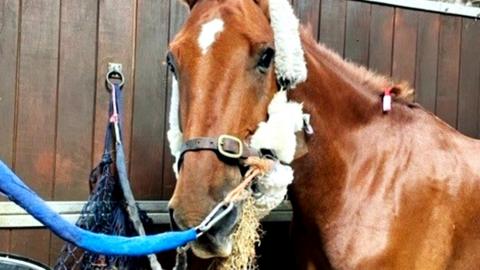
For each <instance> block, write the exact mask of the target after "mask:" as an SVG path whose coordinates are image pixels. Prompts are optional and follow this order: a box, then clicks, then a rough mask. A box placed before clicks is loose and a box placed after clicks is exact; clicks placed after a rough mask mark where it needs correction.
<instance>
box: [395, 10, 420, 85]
mask: <svg viewBox="0 0 480 270" xmlns="http://www.w3.org/2000/svg"><path fill="white" fill-rule="evenodd" d="M417 23H418V13H417V12H416V11H413V10H405V9H398V8H397V9H396V10H395V29H394V33H395V34H394V40H393V65H392V76H393V77H394V78H395V79H397V80H401V81H407V82H408V83H410V85H414V82H415V57H416V51H417Z"/></svg>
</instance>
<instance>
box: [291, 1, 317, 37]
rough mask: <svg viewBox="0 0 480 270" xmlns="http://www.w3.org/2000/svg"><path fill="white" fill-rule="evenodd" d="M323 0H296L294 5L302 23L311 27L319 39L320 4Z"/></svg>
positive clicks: (313, 33)
mask: <svg viewBox="0 0 480 270" xmlns="http://www.w3.org/2000/svg"><path fill="white" fill-rule="evenodd" d="M321 2H322V1H321V0H309V1H305V0H296V1H294V3H293V5H294V8H295V13H296V15H297V16H298V17H299V18H300V23H302V24H303V25H304V26H306V27H307V28H309V29H310V31H311V32H312V35H313V36H314V37H315V38H316V39H317V40H318V35H319V32H320V5H321Z"/></svg>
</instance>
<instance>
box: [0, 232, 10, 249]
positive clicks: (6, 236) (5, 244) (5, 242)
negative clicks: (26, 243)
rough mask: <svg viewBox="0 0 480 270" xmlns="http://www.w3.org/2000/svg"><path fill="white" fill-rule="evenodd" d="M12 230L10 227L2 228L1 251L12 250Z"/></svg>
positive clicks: (0, 236)
mask: <svg viewBox="0 0 480 270" xmlns="http://www.w3.org/2000/svg"><path fill="white" fill-rule="evenodd" d="M10 231H11V230H9V229H2V230H0V252H4V253H6V252H10Z"/></svg>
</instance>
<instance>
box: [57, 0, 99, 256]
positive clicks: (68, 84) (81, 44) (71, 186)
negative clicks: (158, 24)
mask: <svg viewBox="0 0 480 270" xmlns="http://www.w3.org/2000/svg"><path fill="white" fill-rule="evenodd" d="M97 7H98V3H97V1H96V0H85V1H80V2H78V1H76V0H63V1H61V18H60V43H59V45H60V48H59V50H60V54H59V56H60V58H59V84H58V85H59V86H58V101H57V102H58V112H57V119H58V121H57V135H56V138H57V142H56V145H57V151H56V162H55V189H54V197H53V199H54V200H67V201H68V200H70V201H72V200H86V199H87V198H88V194H89V189H88V173H89V171H90V169H91V162H92V161H91V156H92V140H93V138H92V135H93V110H94V104H95V103H94V101H95V83H96V80H95V77H96V74H95V67H96V45H97ZM64 243H65V242H64V241H63V240H61V239H60V238H58V237H56V236H55V235H53V234H52V236H51V243H50V264H51V265H53V264H55V262H56V259H57V256H58V254H59V252H60V250H61V248H62V247H63V245H64Z"/></svg>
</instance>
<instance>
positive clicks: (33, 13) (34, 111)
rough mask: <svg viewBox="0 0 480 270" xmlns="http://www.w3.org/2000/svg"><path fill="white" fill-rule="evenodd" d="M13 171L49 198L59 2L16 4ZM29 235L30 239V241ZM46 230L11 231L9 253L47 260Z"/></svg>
mask: <svg viewBox="0 0 480 270" xmlns="http://www.w3.org/2000/svg"><path fill="white" fill-rule="evenodd" d="M21 12H22V20H21V33H22V34H21V39H20V42H21V44H20V48H21V49H20V56H19V57H20V62H19V65H20V66H19V82H18V83H19V90H18V130H17V140H16V155H15V169H16V172H17V173H18V174H19V175H20V176H21V177H22V178H23V180H24V181H25V182H26V183H27V185H29V186H30V187H32V189H34V190H35V191H37V192H38V193H39V194H40V196H42V197H43V198H44V199H50V198H51V196H52V191H53V190H52V187H53V174H54V166H55V164H54V163H55V160H54V157H55V124H56V123H55V122H56V121H55V119H56V106H55V104H56V97H57V65H58V37H59V15H60V14H59V13H60V6H59V2H58V1H54V0H25V1H23V2H22V9H21ZM32 239H35V243H34V244H32ZM49 245H50V236H49V232H47V231H38V230H14V231H12V233H11V252H13V253H19V254H21V255H26V256H28V257H31V258H34V259H37V260H39V261H42V262H45V263H48V251H49Z"/></svg>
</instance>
